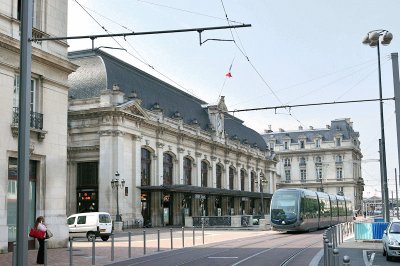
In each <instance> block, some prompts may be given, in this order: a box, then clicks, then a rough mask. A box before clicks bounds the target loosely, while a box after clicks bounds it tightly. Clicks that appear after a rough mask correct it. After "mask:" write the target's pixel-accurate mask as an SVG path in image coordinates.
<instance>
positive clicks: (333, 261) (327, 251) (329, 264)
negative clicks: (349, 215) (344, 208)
mask: <svg viewBox="0 0 400 266" xmlns="http://www.w3.org/2000/svg"><path fill="white" fill-rule="evenodd" d="M353 234H354V223H353V222H346V223H341V224H337V225H334V226H331V227H329V228H328V229H326V230H325V232H324V234H323V246H324V257H323V258H324V266H339V249H338V246H339V245H340V244H341V243H343V241H344V238H345V237H349V236H350V235H353ZM342 265H343V266H350V257H349V256H347V255H346V256H343V264H342Z"/></svg>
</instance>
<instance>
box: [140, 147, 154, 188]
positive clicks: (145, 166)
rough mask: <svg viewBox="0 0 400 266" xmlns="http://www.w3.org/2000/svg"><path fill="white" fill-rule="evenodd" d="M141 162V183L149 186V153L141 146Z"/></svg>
mask: <svg viewBox="0 0 400 266" xmlns="http://www.w3.org/2000/svg"><path fill="white" fill-rule="evenodd" d="M141 163H142V164H141V181H140V182H141V185H142V186H150V175H151V153H150V151H149V150H147V149H145V148H142V158H141Z"/></svg>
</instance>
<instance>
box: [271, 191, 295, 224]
mask: <svg viewBox="0 0 400 266" xmlns="http://www.w3.org/2000/svg"><path fill="white" fill-rule="evenodd" d="M297 212H298V192H297V191H285V192H281V193H275V194H274V196H273V197H272V202H271V216H272V217H271V218H272V219H276V218H278V217H279V216H281V215H283V214H285V215H286V216H292V215H297ZM278 219H279V218H278Z"/></svg>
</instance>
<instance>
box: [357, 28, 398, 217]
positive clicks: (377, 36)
mask: <svg viewBox="0 0 400 266" xmlns="http://www.w3.org/2000/svg"><path fill="white" fill-rule="evenodd" d="M392 39H393V34H392V33H390V32H389V31H387V30H382V29H381V30H373V31H370V32H368V34H367V36H365V37H364V39H363V41H362V43H363V44H368V45H369V46H370V47H376V48H377V51H378V74H379V100H380V119H381V140H382V142H381V152H382V154H381V159H382V162H381V165H382V181H383V182H382V184H383V187H382V191H383V193H382V194H383V199H382V200H384V203H385V222H389V221H390V217H389V204H388V203H389V193H388V187H387V169H386V148H385V124H384V120H383V100H382V78H381V52H380V47H379V40H380V42H381V44H382V45H389V44H390V42H391V41H392Z"/></svg>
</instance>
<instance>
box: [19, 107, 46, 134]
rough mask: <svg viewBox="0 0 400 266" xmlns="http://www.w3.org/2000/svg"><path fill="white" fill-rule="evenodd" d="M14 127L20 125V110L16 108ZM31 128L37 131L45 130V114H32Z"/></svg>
mask: <svg viewBox="0 0 400 266" xmlns="http://www.w3.org/2000/svg"><path fill="white" fill-rule="evenodd" d="M13 109H14V110H13V121H12V122H13V125H18V123H19V108H18V107H14V108H13ZM29 126H30V127H31V128H35V129H40V130H42V129H43V114H41V113H36V112H31V114H30V123H29Z"/></svg>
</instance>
